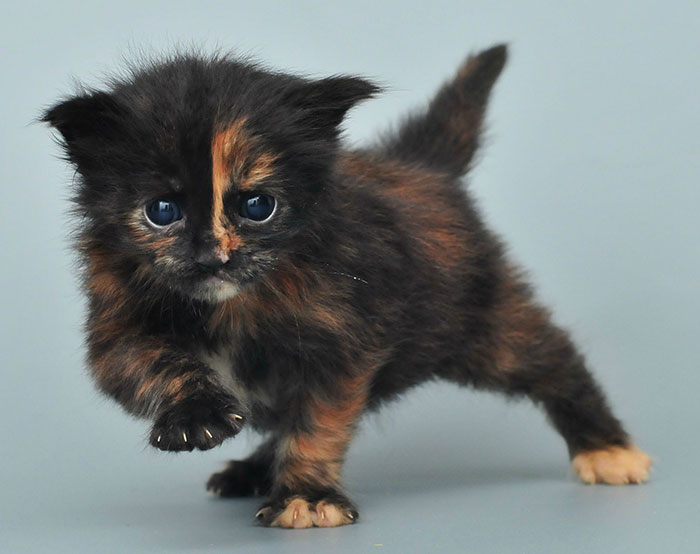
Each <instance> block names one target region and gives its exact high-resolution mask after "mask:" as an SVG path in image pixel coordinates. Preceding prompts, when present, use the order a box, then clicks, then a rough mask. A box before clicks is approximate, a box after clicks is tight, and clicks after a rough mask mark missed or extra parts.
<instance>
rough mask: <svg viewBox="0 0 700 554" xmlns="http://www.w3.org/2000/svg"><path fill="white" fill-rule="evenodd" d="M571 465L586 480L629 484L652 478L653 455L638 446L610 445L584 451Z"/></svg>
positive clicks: (610, 483) (611, 483) (609, 483)
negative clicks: (650, 475) (650, 473)
mask: <svg viewBox="0 0 700 554" xmlns="http://www.w3.org/2000/svg"><path fill="white" fill-rule="evenodd" d="M571 465H572V466H573V468H574V470H575V471H576V473H577V474H578V476H579V477H580V478H581V480H582V481H584V482H585V483H589V484H594V483H607V484H608V485H627V484H629V483H642V482H644V481H646V480H647V479H648V478H649V470H650V469H651V458H649V456H647V455H646V454H645V453H644V452H642V451H641V450H640V449H639V448H637V447H636V446H628V447H621V446H610V447H608V448H602V449H600V450H589V451H587V452H581V453H579V454H577V455H576V456H575V457H574V459H573V461H572V462H571Z"/></svg>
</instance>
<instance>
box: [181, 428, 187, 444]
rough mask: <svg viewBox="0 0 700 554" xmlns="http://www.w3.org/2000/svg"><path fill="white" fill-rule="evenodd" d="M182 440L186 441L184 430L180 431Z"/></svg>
mask: <svg viewBox="0 0 700 554" xmlns="http://www.w3.org/2000/svg"><path fill="white" fill-rule="evenodd" d="M182 440H184V441H185V442H187V433H185V432H184V431H183V432H182Z"/></svg>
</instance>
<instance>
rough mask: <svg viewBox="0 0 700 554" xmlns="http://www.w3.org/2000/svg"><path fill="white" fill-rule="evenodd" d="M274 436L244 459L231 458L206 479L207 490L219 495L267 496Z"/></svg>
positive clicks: (270, 485) (270, 476) (274, 444)
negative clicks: (225, 464)
mask: <svg viewBox="0 0 700 554" xmlns="http://www.w3.org/2000/svg"><path fill="white" fill-rule="evenodd" d="M276 444H277V441H276V438H275V437H271V438H270V439H268V440H267V441H265V442H264V443H262V444H261V445H260V446H259V447H258V449H257V450H256V451H255V452H254V453H253V454H251V455H250V456H249V457H248V458H246V459H245V460H231V461H230V462H229V463H228V464H227V466H226V468H225V469H224V470H223V471H220V472H218V473H214V474H213V475H212V476H211V477H210V478H209V481H207V490H208V491H211V492H213V493H214V494H216V495H218V496H221V497H242V496H267V495H268V494H269V492H270V489H271V487H272V471H273V469H272V466H273V463H274V456H275V448H276Z"/></svg>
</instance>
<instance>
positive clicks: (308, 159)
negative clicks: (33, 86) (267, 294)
mask: <svg viewBox="0 0 700 554" xmlns="http://www.w3.org/2000/svg"><path fill="white" fill-rule="evenodd" d="M377 91H378V88H377V87H376V86H375V85H373V84H372V83H370V82H368V81H366V80H363V79H359V78H356V77H344V76H340V77H331V78H328V79H323V80H319V81H311V80H306V79H302V78H298V77H292V76H288V75H282V74H275V73H270V72H267V71H263V70H261V69H260V68H258V67H256V66H253V65H250V64H247V63H241V62H238V61H235V60H232V59H229V58H226V57H215V58H209V59H203V58H201V57H197V56H178V57H176V58H173V59H170V60H167V61H165V62H161V63H151V64H148V65H147V66H146V67H141V68H139V69H136V70H133V71H132V72H131V74H130V76H129V78H126V79H121V80H117V81H115V82H113V83H112V85H111V86H110V87H109V89H108V90H107V91H86V92H84V93H82V94H79V95H76V96H74V97H71V98H69V99H67V100H65V101H64V102H61V103H59V104H57V105H56V106H54V107H52V108H51V109H49V110H48V111H47V112H46V113H45V114H44V117H43V120H44V121H46V122H48V123H50V124H51V126H53V127H54V128H56V129H57V130H58V131H59V133H60V135H61V137H62V144H63V146H64V149H65V152H66V155H67V159H68V160H69V161H71V162H72V163H73V164H74V165H75V167H76V168H77V170H78V174H79V176H80V178H79V179H78V180H77V194H76V196H75V199H76V206H77V208H78V211H79V213H80V214H81V215H82V216H83V218H84V227H83V228H82V229H81V244H83V245H87V244H89V245H90V248H96V249H99V250H100V252H101V253H103V255H104V254H106V255H108V256H110V257H113V259H115V260H120V263H121V264H123V266H124V267H127V266H128V267H129V268H131V271H133V272H134V274H135V275H136V274H137V275H138V276H139V279H141V280H142V281H143V282H144V283H147V284H148V285H149V286H156V287H162V288H164V290H174V291H177V292H179V293H180V294H183V295H186V296H189V297H193V298H197V299H200V300H206V301H211V302H216V301H220V300H223V299H225V298H228V297H231V296H233V295H235V294H236V293H237V292H238V291H239V290H240V289H241V288H243V287H245V286H246V285H248V284H250V283H253V282H255V281H257V280H259V279H261V278H262V277H263V276H264V275H265V274H266V273H267V272H269V271H270V270H272V269H273V268H274V267H275V265H276V264H277V263H278V262H279V261H280V260H284V259H285V258H286V257H288V256H289V255H290V254H291V253H295V252H296V253H299V251H300V250H303V245H304V244H306V242H305V239H304V238H303V237H311V236H318V234H319V233H318V229H314V225H317V224H318V221H319V219H322V218H323V214H324V210H325V209H326V207H327V206H326V204H327V202H329V201H330V200H332V198H331V195H332V188H333V187H332V174H333V164H334V159H335V154H336V150H337V139H338V125H339V124H340V123H341V121H342V119H343V117H344V115H345V113H346V112H347V110H348V109H349V108H350V107H352V106H353V104H355V103H356V102H358V101H359V100H362V99H364V98H368V97H370V96H371V95H372V94H374V93H376V92H377ZM84 248H87V247H86V246H84Z"/></svg>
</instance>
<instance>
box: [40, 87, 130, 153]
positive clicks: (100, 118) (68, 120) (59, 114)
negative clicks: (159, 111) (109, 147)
mask: <svg viewBox="0 0 700 554" xmlns="http://www.w3.org/2000/svg"><path fill="white" fill-rule="evenodd" d="M120 115H121V109H120V107H119V105H118V104H117V103H116V102H115V101H114V99H113V98H112V97H111V96H110V95H109V94H107V93H106V92H93V93H88V94H83V95H79V96H74V97H72V98H70V99H68V100H66V101H64V102H61V103H59V104H56V105H55V106H53V107H52V108H49V109H48V110H46V112H44V114H43V116H42V117H41V121H43V122H45V123H48V124H49V125H51V127H53V128H55V129H56V130H58V132H59V133H61V135H62V136H63V139H64V141H65V145H66V147H67V148H68V149H69V150H70V149H71V148H72V147H73V146H74V145H75V144H76V143H77V142H79V141H81V140H82V139H96V138H108V137H109V136H112V135H113V134H114V133H115V131H116V127H117V121H118V118H119V116H120Z"/></svg>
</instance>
